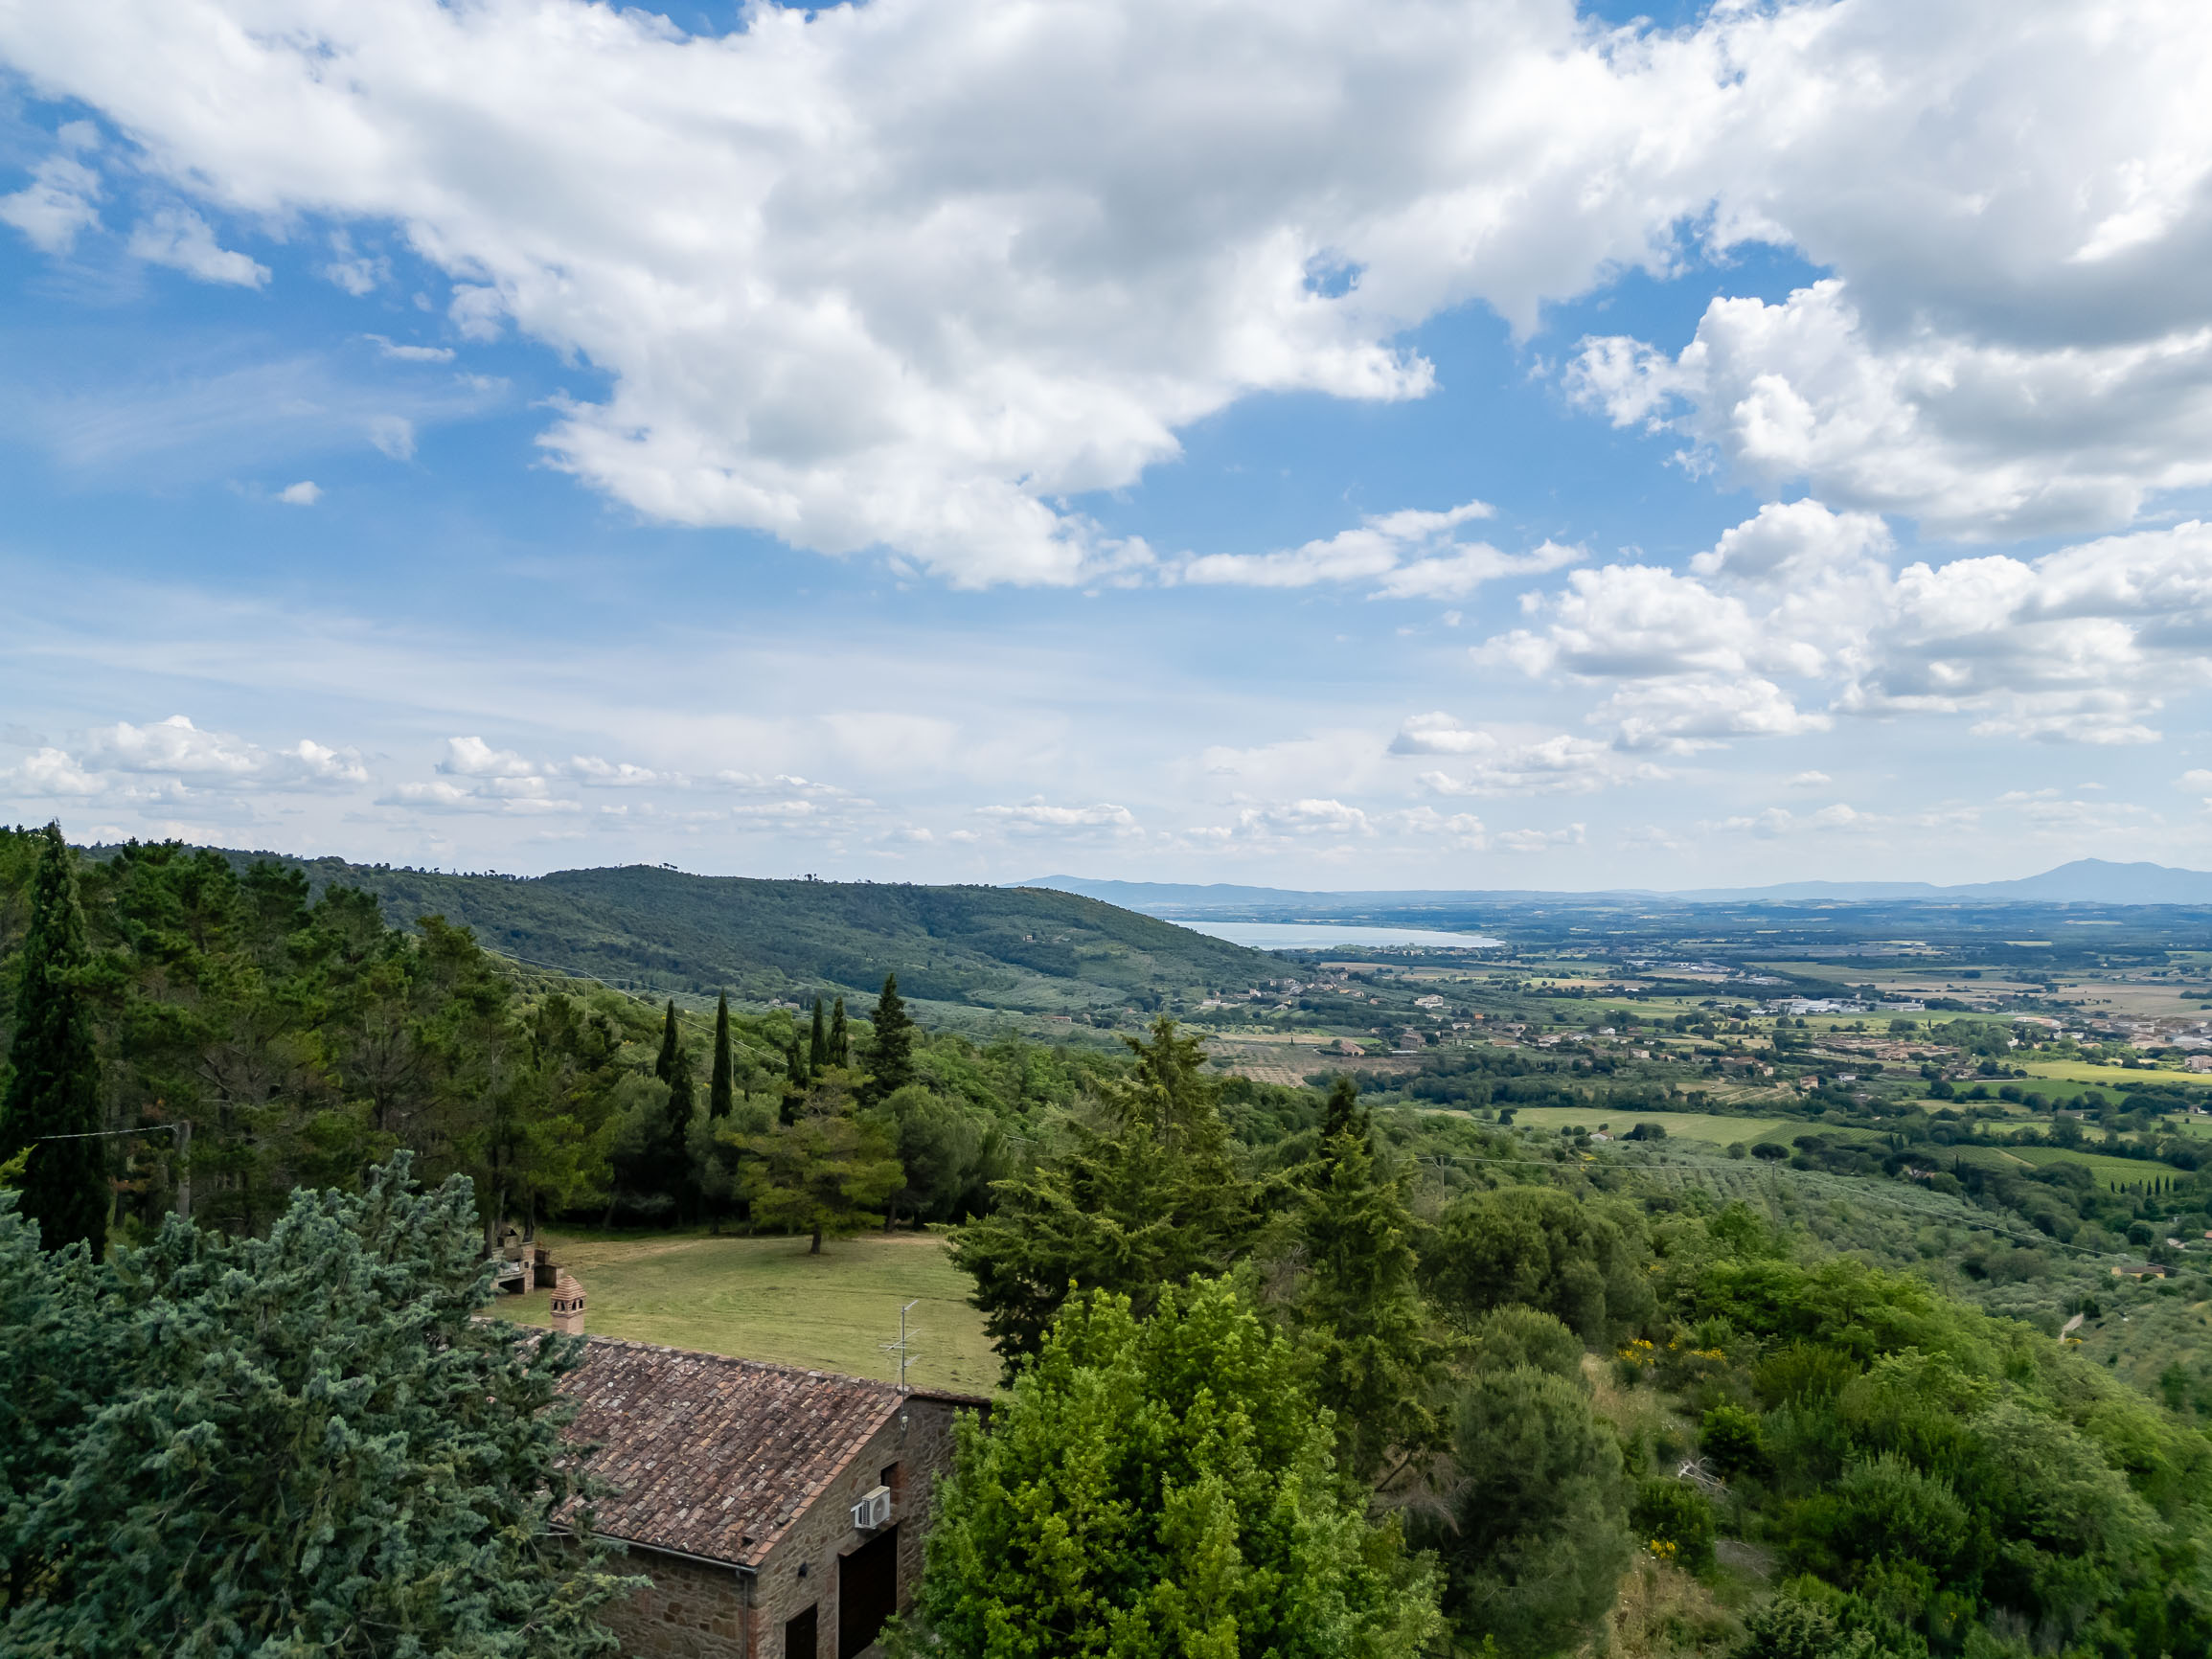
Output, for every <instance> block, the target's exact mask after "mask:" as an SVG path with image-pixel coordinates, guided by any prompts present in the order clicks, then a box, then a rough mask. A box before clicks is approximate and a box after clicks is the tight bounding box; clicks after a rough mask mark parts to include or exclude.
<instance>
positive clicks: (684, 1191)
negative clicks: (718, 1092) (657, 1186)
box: [661, 1048, 696, 1221]
mask: <svg viewBox="0 0 2212 1659" xmlns="http://www.w3.org/2000/svg"><path fill="white" fill-rule="evenodd" d="M695 1105H696V1094H695V1092H694V1085H693V1082H692V1057H691V1056H690V1055H689V1054H687V1053H685V1052H684V1051H683V1050H682V1049H680V1048H679V1049H678V1050H676V1052H675V1055H674V1057H673V1058H671V1059H670V1061H669V1103H668V1116H667V1117H666V1118H665V1119H664V1120H663V1121H662V1136H663V1139H662V1143H661V1179H662V1181H663V1182H664V1184H665V1185H666V1187H667V1190H668V1194H669V1196H670V1197H672V1198H673V1199H674V1200H675V1201H676V1218H677V1220H679V1221H681V1220H682V1218H683V1214H684V1210H685V1207H686V1200H687V1199H688V1198H689V1197H690V1195H691V1186H692V1181H691V1170H692V1154H691V1134H692V1111H693V1108H694V1107H695Z"/></svg>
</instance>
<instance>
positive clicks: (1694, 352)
mask: <svg viewBox="0 0 2212 1659" xmlns="http://www.w3.org/2000/svg"><path fill="white" fill-rule="evenodd" d="M1570 384H1571V386H1572V387H1573V389H1574V391H1575V392H1576V394H1577V395H1578V396H1579V397H1580V398H1582V399H1583V400H1584V401H1585V402H1588V403H1592V404H1595V405H1597V406H1600V407H1602V408H1604V409H1605V411H1606V412H1607V413H1608V415H1609V416H1610V417H1611V418H1612V420H1613V422H1614V424H1616V425H1631V424H1641V425H1645V426H1659V425H1669V424H1672V425H1676V426H1678V427H1679V429H1680V430H1682V431H1683V432H1684V433H1685V434H1686V435H1688V436H1689V437H1690V438H1691V439H1692V440H1693V442H1694V443H1696V444H1697V445H1699V447H1701V448H1702V449H1704V450H1707V451H1709V452H1711V453H1712V454H1714V455H1716V456H1718V457H1719V458H1720V459H1721V460H1722V461H1724V462H1725V463H1726V464H1727V465H1728V466H1729V467H1730V468H1731V469H1732V470H1733V471H1734V473H1735V474H1736V475H1737V476H1738V477H1740V478H1742V479H1744V480H1745V481H1746V482H1749V483H1752V484H1755V485H1759V486H1763V487H1767V488H1773V487H1777V486H1782V485H1786V484H1789V483H1790V482H1792V481H1803V482H1804V483H1806V484H1808V485H1809V486H1810V487H1811V488H1812V489H1814V490H1815V491H1817V492H1818V493H1819V494H1821V495H1822V496H1824V497H1826V498H1828V499H1829V500H1832V501H1837V502H1841V503H1844V504H1846V505H1847V506H1849V507H1852V508H1856V509H1860V510H1866V511H1875V512H1902V513H1908V514H1910V515H1911V516H1913V517H1914V518H1916V519H1918V520H1919V521H1920V522H1921V524H1922V525H1923V526H1924V527H1926V528H1927V529H1928V530H1929V531H1932V532H1937V533H1940V534H1946V535H1955V536H1964V537H1969V538H1991V537H2000V536H2015V535H2034V534H2051V533H2054V532H2067V531H2084V530H2101V529H2107V528H2110V527H2113V526H2117V525H2123V524H2126V523H2127V522H2129V521H2130V520H2131V519H2132V518H2133V517H2134V516H2135V515H2136V513H2137V512H2138V511H2141V509H2142V507H2143V505H2144V502H2145V499H2146V498H2147V497H2148V496H2149V495H2150V494H2152V493H2153V492H2154V491H2157V490H2164V489H2182V488H2186V487H2190V486H2194V485H2201V484H2203V483H2206V482H2208V481H2212V457H2208V456H2207V455H2206V453H2205V451H2204V449H2203V446H2202V445H2201V443H2197V442H2195V441H2194V436H2193V435H2194V434H2195V433H2197V432H2199V431H2201V430H2202V429H2203V427H2204V425H2205V424H2206V422H2207V421H2212V326H2208V325H2207V324H2204V323H2195V324H2192V325H2190V326H2188V327H2185V328H2180V329H2177V330H2172V331H2170V332H2166V333H2162V334H2159V335H2157V336H2155V337H2153V338H2148V339H2129V340H2124V341H2119V342H2112V343H2098V344H2095V345H2089V344H2082V343H2075V342H2071V341H2066V342H2062V343H2056V344H2047V345H2025V344H2011V343H2002V342H1996V343H1993V342H1984V341H1976V340H1973V339H1970V338H1966V337H1962V336H1953V335H1947V334H1940V333H1935V332H1932V331H1920V332H1914V333H1911V334H1908V335H1906V336H1904V337H1902V338H1899V339H1895V340H1877V339H1875V338H1872V337H1870V336H1869V333H1868V331H1867V330H1866V329H1865V328H1864V326H1863V323H1862V319H1861V318H1860V316H1859V312H1858V310H1857V309H1856V308H1855V307H1853V306H1852V305H1851V303H1850V300H1849V298H1848V290H1847V286H1846V284H1844V283H1843V282H1841V281H1840V280H1836V279H1830V280H1828V281H1824V282H1821V283H1817V284H1813V286H1812V287H1810V288H1803V289H1800V290H1798V291H1797V292H1796V293H1793V294H1791V295H1790V297H1789V299H1788V300H1787V301H1785V302H1784V303H1783V304H1781V305H1767V303H1765V302H1764V301H1761V300H1756V299H1717V300H1715V301H1713V302H1712V304H1711V305H1710V307H1708V308H1707V309H1706V312H1705V316H1704V320H1703V321H1702V322H1700V323H1699V326H1698V334H1697V338H1696V339H1695V340H1693V341H1692V342H1691V343H1690V344H1689V345H1688V346H1686V347H1684V348H1683V350H1682V352H1681V353H1680V355H1679V356H1678V357H1676V358H1675V359H1673V360H1672V361H1670V360H1669V359H1668V358H1666V356H1665V355H1664V354H1663V353H1661V352H1654V351H1653V350H1652V349H1651V348H1650V347H1647V346H1644V345H1642V344H1641V343H1639V342H1634V341H1630V340H1624V339H1618V338H1615V339H1606V340H1593V341H1586V342H1585V344H1584V347H1583V350H1582V352H1581V354H1580V356H1579V357H1578V358H1577V361H1576V365H1575V368H1574V370H1573V371H1572V373H1571V375H1570ZM1676 411H1678V413H1676Z"/></svg>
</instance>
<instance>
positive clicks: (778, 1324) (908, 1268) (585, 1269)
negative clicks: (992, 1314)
mask: <svg viewBox="0 0 2212 1659" xmlns="http://www.w3.org/2000/svg"><path fill="white" fill-rule="evenodd" d="M542 1237H543V1239H544V1241H545V1243H546V1244H547V1245H548V1246H549V1247H550V1248H551V1249H552V1251H553V1258H554V1260H555V1261H558V1262H559V1263H560V1264H561V1265H562V1266H565V1267H567V1268H569V1269H570V1270H571V1271H572V1272H574V1273H575V1275H576V1276H577V1278H578V1279H580V1280H582V1283H583V1288H584V1298H585V1302H584V1329H586V1330H588V1331H590V1332H592V1333H593V1334H594V1335H598V1336H624V1337H628V1338H630V1339H631V1340H633V1341H638V1342H661V1343H666V1344H668V1345H669V1346H671V1347H673V1348H695V1349H700V1350H703V1351H705V1352H709V1353H727V1354H734V1355H736V1356H737V1357H739V1358H741V1359H768V1360H776V1361H779V1362H781V1363H783V1364H786V1365H803V1366H807V1367H809V1368H810V1369H817V1370H822V1371H841V1372H845V1373H847V1374H848V1375H855V1376H877V1377H893V1376H896V1375H898V1359H897V1356H896V1355H895V1354H891V1353H887V1352H884V1351H883V1349H882V1346H881V1345H882V1344H884V1343H887V1342H891V1341H894V1340H896V1339H897V1337H898V1335H899V1309H900V1307H901V1305H902V1304H904V1303H907V1302H912V1301H915V1300H917V1299H919V1300H920V1302H921V1306H920V1307H916V1308H915V1309H914V1311H913V1312H911V1313H909V1314H908V1315H907V1316H906V1319H907V1329H908V1332H909V1334H910V1336H911V1337H912V1340H913V1352H912V1357H911V1359H910V1361H909V1363H908V1365H907V1370H906V1378H907V1380H908V1381H909V1382H915V1383H926V1384H928V1385H930V1386H932V1387H937V1388H957V1389H966V1390H969V1391H971V1392H975V1393H982V1394H988V1393H990V1392H991V1391H992V1389H993V1388H994V1387H996V1385H997V1381H998V1356H997V1355H996V1354H994V1353H993V1352H992V1351H991V1347H990V1344H989V1343H988V1342H987V1341H986V1340H985V1339H984V1334H983V1315H982V1314H980V1313H978V1312H977V1311H976V1310H975V1309H974V1308H972V1307H969V1305H968V1302H967V1296H968V1290H969V1280H968V1276H967V1275H966V1274H964V1273H961V1272H960V1271H958V1270H957V1269H956V1268H954V1267H953V1265H952V1263H951V1262H950V1261H947V1260H946V1254H945V1240H944V1239H943V1238H942V1237H940V1236H938V1235H935V1234H926V1233H923V1234H915V1233H899V1234H894V1235H892V1236H890V1237H888V1238H886V1237H885V1236H883V1235H882V1234H880V1233H867V1234H862V1235H861V1236H860V1237H858V1238H855V1239H837V1240H832V1241H829V1242H826V1243H824V1244H823V1246H822V1254H821V1255H819V1256H810V1255H809V1254H808V1253H807V1240H806V1239H734V1238H721V1239H710V1238H706V1237H704V1236H701V1235H674V1236H671V1235H668V1234H652V1235H644V1236H639V1235H619V1236H615V1235H581V1236H556V1235H552V1234H546V1235H542ZM550 1296H551V1292H550V1291H545V1290H536V1291H533V1292H532V1293H531V1294H529V1295H528V1296H502V1297H501V1298H499V1300H498V1301H497V1302H496V1303H494V1304H493V1305H492V1308H491V1311H492V1312H494V1313H497V1314H500V1315H502V1316H503V1317H506V1318H509V1319H521V1320H526V1321H528V1322H529V1323H531V1324H534V1325H543V1324H545V1323H546V1322H547V1320H548V1318H549V1317H550V1316H549V1314H548V1312H547V1309H546V1303H547V1300H548V1299H549V1297H550Z"/></svg>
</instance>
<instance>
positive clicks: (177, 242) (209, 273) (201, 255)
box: [129, 208, 269, 288]
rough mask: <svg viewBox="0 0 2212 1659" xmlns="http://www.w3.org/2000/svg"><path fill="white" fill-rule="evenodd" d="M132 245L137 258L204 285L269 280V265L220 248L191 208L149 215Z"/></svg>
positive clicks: (245, 284)
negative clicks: (196, 280)
mask: <svg viewBox="0 0 2212 1659" xmlns="http://www.w3.org/2000/svg"><path fill="white" fill-rule="evenodd" d="M129 246H130V253H131V257H132V258H134V259H141V260H144V261H147V262H148V264H155V265H169V266H171V267H172V268H173V269H176V270H180V271H182V272H183V273H184V274H185V275H186V276H188V277H195V278H197V279H198V280H199V281H201V282H203V283H223V284H230V285H232V286H235V287H240V288H258V287H261V286H262V285H263V284H266V283H267V282H268V280H269V268H268V266H266V265H264V264H260V263H258V262H256V261H253V260H251V259H249V258H247V257H246V256H245V255H244V254H239V253H232V252H230V251H229V250H228V249H225V248H221V247H218V246H217V245H216V239H215V232H214V230H212V229H211V228H210V227H209V225H208V222H207V220H205V219H203V218H201V217H200V216H199V215H197V214H195V213H194V212H192V211H191V210H190V209H189V208H162V209H160V210H159V211H157V212H155V213H152V214H149V215H148V216H147V217H145V218H144V219H141V220H140V221H139V223H138V227H137V228H136V229H135V230H133V231H132V232H131V233H130V244H129Z"/></svg>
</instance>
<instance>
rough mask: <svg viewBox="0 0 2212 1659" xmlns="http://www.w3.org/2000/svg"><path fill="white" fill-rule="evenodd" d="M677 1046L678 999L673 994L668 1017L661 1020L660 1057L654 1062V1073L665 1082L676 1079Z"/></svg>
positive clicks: (670, 999) (671, 1081)
mask: <svg viewBox="0 0 2212 1659" xmlns="http://www.w3.org/2000/svg"><path fill="white" fill-rule="evenodd" d="M676 1048H677V1043H676V999H675V998H674V997H673V996H672V997H670V998H669V1011H668V1017H667V1018H666V1019H665V1020H663V1021H662V1022H661V1028H660V1057H659V1058H658V1059H656V1060H654V1061H653V1063H652V1075H653V1076H654V1077H656V1078H658V1079H660V1080H661V1081H662V1082H664V1083H671V1084H673V1082H674V1081H675V1077H674V1072H675V1063H676Z"/></svg>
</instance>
